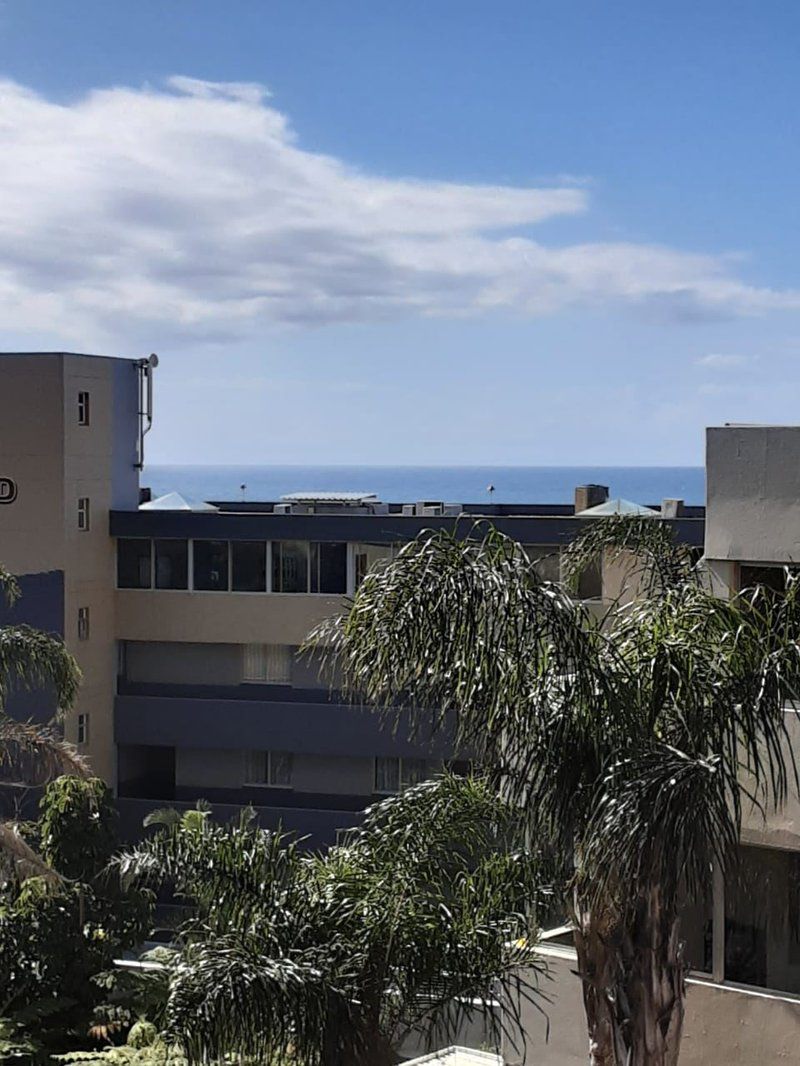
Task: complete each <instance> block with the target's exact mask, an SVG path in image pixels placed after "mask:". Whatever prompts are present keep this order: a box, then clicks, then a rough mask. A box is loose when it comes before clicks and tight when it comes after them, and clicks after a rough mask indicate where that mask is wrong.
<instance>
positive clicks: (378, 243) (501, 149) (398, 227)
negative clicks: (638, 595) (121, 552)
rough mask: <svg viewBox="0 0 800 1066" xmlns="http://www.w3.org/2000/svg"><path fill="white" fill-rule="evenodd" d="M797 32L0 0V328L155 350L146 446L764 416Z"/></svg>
mask: <svg viewBox="0 0 800 1066" xmlns="http://www.w3.org/2000/svg"><path fill="white" fill-rule="evenodd" d="M798 45H800V7H799V6H798V5H797V4H796V3H794V2H779V0H766V2H756V0H752V2H749V3H741V2H736V0H725V2H715V0H694V2H692V3H684V2H680V0H672V2H671V3H669V4H642V3H640V2H625V3H623V2H614V0H605V2H603V3H599V2H592V0H558V2H536V0H528V2H526V3H517V2H512V0H497V2H495V3H492V4H489V3H487V2H482V3H475V2H469V0H460V2H458V3H455V2H450V0H436V2H435V3H431V2H417V0H408V2H406V3H403V4H398V3H394V2H391V3H390V2H384V0H371V2H369V3H366V2H364V3H362V2H359V0H349V2H337V0H325V2H311V0H291V2H271V3H270V2H266V0H261V2H242V0H239V2H237V0H228V2H227V3H225V4H224V5H223V4H220V3H218V2H214V3H211V2H204V0H192V2H188V0H187V2H183V0H171V2H170V3H168V4H165V3H163V2H158V3H156V2H149V0H137V2H136V3H133V2H130V3H123V2H122V0H117V2H116V3H113V4H109V3H108V2H107V0H106V2H103V3H100V2H94V0H77V2H75V3H73V4H67V3H65V2H63V0H36V3H30V2H28V0H0V77H2V78H3V79H4V82H3V85H2V86H1V87H0V125H2V128H3V129H4V131H5V136H4V138H3V141H4V151H3V153H2V158H0V313H1V314H2V318H3V321H4V324H5V326H4V333H5V339H4V343H3V347H5V348H13V347H25V348H34V347H66V348H72V349H75V348H77V349H81V350H92V351H103V352H106V353H109V354H120V355H139V354H146V353H147V352H148V351H150V350H156V351H158V352H159V354H160V356H161V366H160V368H159V371H158V384H157V404H158V407H157V420H156V427H155V428H154V430H153V434H152V436H151V438H150V439H151V441H152V444H151V452H150V457H151V460H152V461H157V460H159V461H162V462H218V463H225V462H229V463H237V464H240V463H269V462H275V463H290V462H297V463H333V462H342V463H432V464H437V463H459V462H462V463H470V464H477V463H487V464H491V463H500V464H502V463H519V464H532V465H535V464H540V463H541V464H555V463H563V464H581V463H587V464H588V463H590V464H604V463H618V464H623V465H628V464H634V463H642V464H647V463H664V464H681V463H699V462H702V448H703V432H702V431H703V427H704V426H705V425H707V424H712V423H719V422H722V421H734V420H735V421H762V420H768V421H788V422H795V421H797V420H798V413H797V412H798V411H799V410H800V265H798V256H797V248H798V233H797V230H798V226H799V225H800V212H798V209H797V192H796V185H797V178H796V175H797V173H798V172H799V171H800V167H799V166H798V164H799V163H800V159H798V155H800V137H798V132H799V131H798V121H799V120H798V118H797V107H796V102H797V100H798V99H800V65H798V63H797V61H796V57H797V54H798ZM259 86H261V87H263V90H264V91H263V92H262V91H261V90H259V88H258V87H259Z"/></svg>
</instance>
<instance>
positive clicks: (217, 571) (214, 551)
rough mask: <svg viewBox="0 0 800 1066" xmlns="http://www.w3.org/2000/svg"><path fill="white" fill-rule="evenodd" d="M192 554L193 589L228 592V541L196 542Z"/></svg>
mask: <svg viewBox="0 0 800 1066" xmlns="http://www.w3.org/2000/svg"><path fill="white" fill-rule="evenodd" d="M192 553H193V559H194V564H193V565H194V585H193V587H194V588H196V589H200V590H201V591H202V592H227V591H228V542H227V540H196V541H195V542H194V544H193V547H192Z"/></svg>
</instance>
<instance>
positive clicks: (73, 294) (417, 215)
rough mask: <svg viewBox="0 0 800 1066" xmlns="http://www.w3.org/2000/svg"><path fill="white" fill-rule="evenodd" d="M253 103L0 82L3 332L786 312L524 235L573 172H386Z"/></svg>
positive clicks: (784, 303) (726, 281)
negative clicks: (498, 177) (500, 182)
mask: <svg viewBox="0 0 800 1066" xmlns="http://www.w3.org/2000/svg"><path fill="white" fill-rule="evenodd" d="M268 95H269V94H268V93H267V92H266V90H265V89H264V88H263V87H262V86H259V85H253V84H248V83H226V84H215V83H211V82H205V81H200V80H197V79H194V78H187V77H174V78H172V79H170V80H169V82H168V83H167V84H166V86H164V87H158V88H153V87H144V88H141V89H130V88H112V89H103V90H97V91H95V92H92V93H90V94H89V95H87V96H85V97H83V98H81V99H78V100H76V101H73V102H69V103H56V102H53V101H51V100H48V99H45V98H44V97H42V96H41V95H38V94H37V93H35V92H32V91H30V90H28V89H26V88H24V87H23V86H20V85H19V84H17V83H15V82H11V81H5V82H0V131H2V143H3V151H2V153H0V315H2V320H3V323H4V326H5V328H6V329H7V330H37V329H41V330H50V331H56V332H58V333H60V334H62V335H70V336H74V337H76V338H78V339H80V340H81V341H82V342H83V343H89V342H90V341H91V339H92V338H103V337H113V338H115V339H117V340H119V339H120V338H123V337H126V338H130V337H134V336H135V337H140V336H147V335H148V333H149V335H150V336H151V337H152V338H153V339H154V340H155V338H158V339H159V341H161V340H162V339H163V337H164V336H165V335H176V334H185V335H188V336H191V337H197V338H198V339H202V338H211V339H215V340H220V339H224V338H227V337H231V338H232V337H237V336H242V335H247V334H249V333H255V332H257V331H258V330H260V329H263V327H264V326H265V325H267V324H269V323H274V322H284V323H301V324H313V323H325V322H331V321H363V320H374V319H381V318H390V317H396V316H402V315H409V314H421V315H463V314H470V313H476V312H482V311H486V310H488V309H494V308H500V309H504V308H505V309H511V310H514V311H517V312H520V313H523V314H530V315H537V314H544V313H548V312H553V311H556V310H558V309H560V308H563V307H565V306H569V305H574V304H597V303H607V302H609V301H622V302H623V303H627V304H631V305H634V306H644V307H646V308H653V309H655V310H657V311H658V312H659V313H666V314H668V315H670V316H677V317H685V316H697V315H718V314H724V315H729V314H748V313H756V312H763V311H769V310H772V309H774V308H800V292H797V291H780V290H774V289H768V288H757V287H754V286H752V285H749V284H747V283H745V282H744V281H741V280H739V279H738V278H737V277H736V276H735V274H734V273H733V267H734V264H735V261H734V260H733V258H730V257H729V258H726V257H716V256H710V255H709V256H704V255H696V254H689V253H685V252H681V251H680V250H676V249H672V248H668V247H658V246H649V245H644V244H633V243H605V244H600V243H583V244H572V245H563V244H562V245H559V246H552V245H545V244H542V243H539V242H537V241H535V240H533V239H532V238H531V237H530V236H528V235H527V228H528V227H531V226H534V225H535V224H537V223H541V222H543V221H545V220H547V219H551V218H555V217H557V216H564V215H572V216H578V215H580V214H581V213H583V212H585V211H586V210H587V209H588V193H587V190H586V189H584V188H580V187H577V186H576V185H575V184H574V183H569V182H566V181H564V182H562V183H561V184H557V185H555V186H554V187H552V188H512V187H508V186H477V185H463V184H456V183H447V182H432V181H415V180H411V179H390V178H386V177H383V176H377V175H371V174H367V173H364V172H362V171H360V170H359V169H357V168H356V167H354V166H351V165H348V164H347V163H345V162H343V161H341V160H338V159H335V158H332V157H330V156H326V155H322V154H319V153H315V152H312V151H308V150H306V149H305V148H302V147H300V146H299V145H298V143H297V140H296V138H295V135H294V133H293V132H292V130H291V128H290V126H289V124H288V121H287V119H286V116H285V115H283V114H282V113H281V112H280V111H278V110H277V109H276V108H275V107H273V106H272V105H271V104H270V103H269V102H268ZM523 228H524V230H525V232H526V235H525V236H523V235H521V234H520V231H522V230H523Z"/></svg>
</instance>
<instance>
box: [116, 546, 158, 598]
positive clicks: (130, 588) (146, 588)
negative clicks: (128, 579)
mask: <svg viewBox="0 0 800 1066" xmlns="http://www.w3.org/2000/svg"><path fill="white" fill-rule="evenodd" d="M116 541H117V574H116V577H117V582H116V587H117V588H118V589H121V590H122V591H123V592H152V591H153V589H154V588H155V556H156V553H155V548H154V546H153V538H152V537H117V538H116ZM123 541H126V542H130V541H138V542H139V543H142V544H147V545H149V549H150V556H149V558H150V565H149V568H148V573H149V581H148V584H147V585H120V583H119V554H120V551H119V550H120V544H121V543H122V542H123ZM159 591H160V592H161V591H163V590H161V589H159Z"/></svg>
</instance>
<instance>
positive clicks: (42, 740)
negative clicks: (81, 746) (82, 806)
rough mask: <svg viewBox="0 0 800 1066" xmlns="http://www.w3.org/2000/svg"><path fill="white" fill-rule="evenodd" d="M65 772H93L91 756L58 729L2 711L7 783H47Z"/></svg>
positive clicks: (0, 762)
mask: <svg viewBox="0 0 800 1066" xmlns="http://www.w3.org/2000/svg"><path fill="white" fill-rule="evenodd" d="M62 774H71V775H74V776H76V777H88V776H90V770H89V764H88V762H87V760H86V759H85V758H84V757H83V756H82V755H81V754H80V753H79V752H78V751H77V749H76V748H75V747H74V746H73V745H72V744H70V743H69V742H68V741H66V740H64V738H63V737H61V736H60V735H59V734H58V733H57V732H56V730H55V729H53V728H51V727H49V726H40V725H36V724H35V723H33V722H18V721H17V720H16V719H14V718H11V717H9V716H8V715H6V714H3V712H2V711H0V778H1V779H2V781H3V783H4V784H21V785H25V786H37V785H43V784H45V783H46V782H48V781H52V780H53V779H54V778H56V777H60V776H61V775H62Z"/></svg>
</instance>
